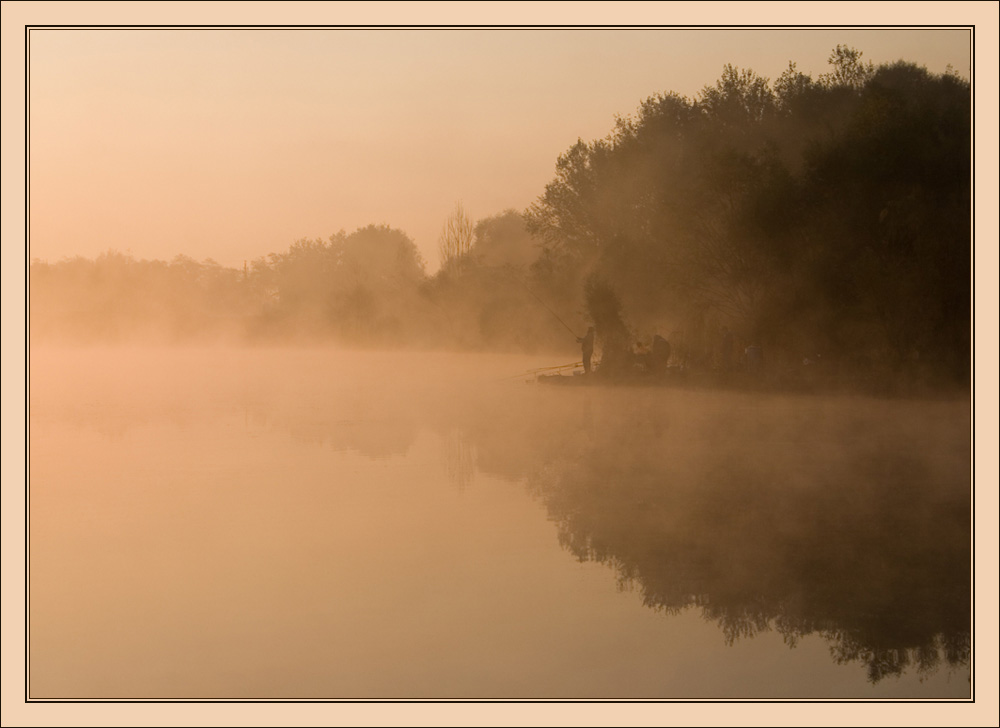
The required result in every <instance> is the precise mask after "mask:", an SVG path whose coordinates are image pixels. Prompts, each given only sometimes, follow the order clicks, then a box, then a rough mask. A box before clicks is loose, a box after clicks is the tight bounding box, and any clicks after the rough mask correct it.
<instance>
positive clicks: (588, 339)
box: [576, 326, 594, 374]
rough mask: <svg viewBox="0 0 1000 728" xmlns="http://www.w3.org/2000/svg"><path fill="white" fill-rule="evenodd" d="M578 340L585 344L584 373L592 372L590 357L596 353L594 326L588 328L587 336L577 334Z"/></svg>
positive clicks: (583, 347)
mask: <svg viewBox="0 0 1000 728" xmlns="http://www.w3.org/2000/svg"><path fill="white" fill-rule="evenodd" d="M576 340H577V342H579V343H580V344H582V345H583V346H582V349H583V373H584V374H590V358H591V357H592V356H593V355H594V327H593V326H591V327H590V328H589V329H587V335H586V336H582V337H581V336H577V337H576Z"/></svg>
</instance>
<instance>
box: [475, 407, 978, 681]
mask: <svg viewBox="0 0 1000 728" xmlns="http://www.w3.org/2000/svg"><path fill="white" fill-rule="evenodd" d="M563 394H565V393H563ZM699 402H700V403H701V404H704V405H705V406H704V407H703V409H702V410H701V411H695V410H691V409H689V408H688V407H687V406H686V404H685V403H679V404H680V406H677V407H676V408H674V407H671V408H669V409H668V408H667V407H666V404H667V400H664V399H663V398H662V397H660V395H659V393H657V392H653V393H652V394H651V393H650V391H649V390H646V391H644V392H643V391H638V392H637V391H616V392H614V393H613V394H612V395H608V396H605V395H604V394H597V393H591V392H587V393H585V394H584V395H583V396H582V397H581V398H573V399H571V398H569V397H566V398H565V399H564V400H563V401H555V400H553V401H552V402H550V403H549V404H550V405H551V409H550V410H549V411H548V412H547V414H545V415H544V416H541V417H538V418H537V419H536V420H534V421H531V422H516V421H514V420H513V419H509V418H516V414H517V413H516V410H515V409H513V408H509V407H505V406H504V405H502V404H499V403H498V409H497V410H494V413H495V416H494V417H493V418H491V422H489V423H482V422H472V421H471V420H470V422H469V429H468V430H467V433H468V436H469V438H470V441H471V442H472V443H474V444H475V448H476V452H477V465H478V467H479V468H480V469H481V470H485V471H490V472H496V473H499V474H503V475H505V476H507V477H518V476H520V477H524V478H526V480H527V482H528V484H529V487H530V489H531V490H532V492H533V493H534V494H535V496H536V497H537V498H538V499H539V500H540V501H542V502H543V503H544V505H545V507H546V509H547V511H548V514H549V517H550V519H551V520H552V521H553V522H554V523H555V525H556V528H557V532H558V538H559V542H560V543H561V545H562V546H563V547H564V548H565V549H566V550H567V551H568V552H569V553H571V554H572V555H573V556H574V557H575V558H577V559H578V560H580V561H583V562H597V563H601V564H605V565H607V566H608V567H609V568H611V569H613V570H614V573H615V574H616V578H617V580H618V584H619V587H620V588H621V589H623V590H628V591H635V592H636V593H637V594H638V595H639V597H640V598H641V599H642V601H643V603H644V604H646V605H647V606H648V607H650V608H652V609H655V610H657V611H662V612H664V613H678V612H680V611H681V610H686V609H691V608H694V609H698V610H699V611H700V612H701V614H702V615H703V617H704V618H705V619H707V620H710V621H713V622H715V623H716V624H718V626H719V628H720V630H721V632H722V634H723V637H724V639H725V640H726V642H727V643H730V644H732V643H734V642H736V641H738V640H745V639H750V638H753V637H754V636H755V635H758V634H760V633H762V632H768V631H775V632H778V633H780V634H781V635H782V637H783V638H784V640H785V642H786V643H787V644H788V645H789V646H790V647H794V646H795V645H796V643H797V642H798V640H799V639H800V638H801V637H803V636H805V635H811V634H816V635H820V636H822V637H823V638H824V639H825V640H826V641H828V642H829V643H830V651H831V656H832V658H833V659H834V660H835V661H836V662H838V663H848V662H857V663H861V664H863V665H864V666H865V669H866V670H867V671H868V677H869V679H870V680H871V681H872V682H878V681H879V680H882V679H883V678H885V677H888V676H892V675H898V674H901V673H902V672H904V671H908V670H916V671H918V672H929V671H933V670H935V669H938V668H939V667H942V666H948V667H957V666H963V665H968V662H969V656H970V643H969V625H970V609H971V602H970V593H971V582H970V557H969V543H970V492H969V485H968V482H969V481H968V478H969V472H970V471H969V460H968V452H969V451H968V447H969V439H968V434H967V427H966V426H965V425H966V424H967V421H968V420H967V419H966V420H965V423H963V421H962V417H963V414H964V415H965V416H967V415H968V410H967V409H966V408H963V407H961V406H959V407H957V408H956V407H955V406H954V405H948V404H946V403H938V404H935V403H921V404H920V405H915V404H914V405H901V407H902V409H904V410H905V409H907V408H908V407H912V409H913V412H912V417H913V419H912V421H909V422H902V420H901V418H907V417H908V416H911V413H908V412H900V411H896V410H894V409H893V408H892V407H884V406H883V405H881V404H879V403H854V402H849V403H846V404H835V405H831V404H830V403H828V402H827V403H823V402H820V401H818V400H815V401H814V400H810V399H809V398H806V399H803V400H789V401H784V400H781V399H776V398H772V399H756V398H754V397H751V396H750V395H746V396H742V395H735V396H733V397H732V398H731V399H728V400H726V399H722V398H719V399H714V400H713V399H712V398H711V397H709V396H707V395H706V396H704V398H702V399H700V400H699ZM693 403H694V402H693V400H692V404H693ZM675 404H678V403H676V402H675ZM929 417H934V418H937V422H930V421H928V419H927V418H929Z"/></svg>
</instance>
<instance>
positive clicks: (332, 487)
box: [29, 349, 971, 699]
mask: <svg viewBox="0 0 1000 728" xmlns="http://www.w3.org/2000/svg"><path fill="white" fill-rule="evenodd" d="M552 363H560V362H553V361H552V360H551V359H537V358H535V359H531V358H527V357H487V356H475V355H462V356H459V355H444V354H401V353H398V354H374V353H345V352H338V351H332V350H322V349H316V350H237V349H232V350H223V349H215V350H209V349H205V350H170V349H145V350H124V349H118V350H98V349H80V350H65V349H63V350H56V349H36V350H33V351H32V355H31V386H30V393H31V416H30V457H29V464H30V609H29V611H30V625H29V634H30V648H29V654H30V697H32V698H36V699H38V698H105V699H115V698H314V699H337V698H402V699H405V698H680V699H684V698H863V699H868V698H876V699H884V698H968V697H969V696H970V692H971V685H970V668H969V662H970V660H969V650H970V647H969V645H970V641H969V630H970V620H969V613H970V589H971V584H970V577H969V567H970V548H969V543H970V487H969V484H970V456H969V449H970V435H969V414H970V411H969V404H968V402H967V401H935V402H927V401H925V402H906V401H882V400H873V399H865V398H853V397H851V398H847V397H844V398H825V397H791V396H781V395H773V394H772V395H763V394H749V393H743V394H741V393H718V392H715V393H713V392H706V391H693V390H684V389H666V388H660V389H655V388H596V387H595V388H576V387H571V388H565V387H545V386H541V385H531V386H526V385H525V383H524V382H523V381H522V380H520V379H518V378H517V377H514V378H508V377H510V376H511V375H516V374H517V373H518V372H522V371H524V370H526V369H528V368H530V367H534V366H543V365H546V364H552Z"/></svg>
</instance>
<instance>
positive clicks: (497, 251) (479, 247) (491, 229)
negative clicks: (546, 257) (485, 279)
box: [471, 210, 538, 267]
mask: <svg viewBox="0 0 1000 728" xmlns="http://www.w3.org/2000/svg"><path fill="white" fill-rule="evenodd" d="M471 253H472V257H473V258H474V259H475V261H476V262H477V264H479V265H486V266H504V265H511V266H515V267H525V266H528V265H530V264H531V263H533V262H534V261H535V260H536V259H537V258H538V244H537V242H536V241H535V239H534V237H532V235H531V233H529V232H528V230H527V228H526V227H525V224H524V217H523V216H522V215H521V213H519V212H518V211H517V210H505V211H503V212H501V213H499V214H497V215H492V216H490V217H486V218H483V219H482V220H479V221H478V222H477V223H476V226H475V229H474V230H473V242H472V249H471Z"/></svg>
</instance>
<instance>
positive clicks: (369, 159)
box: [29, 29, 971, 270]
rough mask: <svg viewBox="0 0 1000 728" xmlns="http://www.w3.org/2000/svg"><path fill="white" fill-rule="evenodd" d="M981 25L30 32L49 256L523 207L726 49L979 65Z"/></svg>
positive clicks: (432, 234) (687, 88)
mask: <svg viewBox="0 0 1000 728" xmlns="http://www.w3.org/2000/svg"><path fill="white" fill-rule="evenodd" d="M970 41H971V34H970V32H969V31H967V30H883V29H871V30H861V29H850V30H843V29H840V30H837V29H831V30H827V29H799V30H756V29H754V30H750V29H747V30H722V29H709V30H658V29H635V30H572V29H568V30H501V29H482V30H459V29H451V30H394V29H380V30H349V29H340V30H320V29H305V30H264V29H257V30H251V29H247V30H209V29H205V30H193V29H182V30H138V29H121V30H88V29H34V30H32V31H31V34H30V69H29V72H30V101H29V105H30V194H31V217H30V224H31V228H30V235H31V237H30V245H31V251H30V252H31V256H32V257H38V258H42V259H45V260H50V261H53V260H58V259H60V258H62V257H64V256H73V255H83V256H86V257H94V256H96V255H98V254H99V253H101V252H103V251H105V250H108V249H116V250H120V251H130V252H131V253H132V254H133V255H135V256H136V257H140V258H159V259H170V258H172V257H174V256H175V255H177V254H178V253H183V254H185V255H190V256H192V257H194V258H197V259H199V260H201V259H204V258H209V257H210V258H214V259H215V260H217V261H219V262H220V263H223V264H226V265H234V266H239V265H242V262H243V261H244V260H248V259H253V258H256V257H259V256H261V255H265V254H267V253H270V252H277V251H282V250H285V249H286V248H287V247H288V245H289V244H291V243H292V242H293V241H295V240H296V239H298V238H302V237H310V238H315V237H323V238H326V237H328V236H329V235H330V234H332V233H335V232H337V231H338V230H341V229H344V230H347V231H348V232H350V231H352V230H354V229H356V228H357V227H360V226H363V225H367V224H368V223H386V224H389V225H391V226H393V227H398V228H401V229H403V230H405V231H406V232H407V233H408V234H409V235H410V236H411V237H412V238H413V239H414V240H415V241H416V243H417V245H418V246H419V248H420V249H421V252H422V253H423V255H424V258H425V259H426V260H427V263H428V269H429V270H434V269H436V267H437V237H438V234H439V232H440V229H441V226H442V224H443V222H444V220H445V218H446V217H447V216H448V214H449V213H450V212H451V210H452V209H453V208H454V205H455V203H456V202H458V201H461V202H463V204H464V205H465V208H466V210H467V212H468V213H469V214H470V216H472V217H473V218H474V219H478V218H482V217H486V216H488V215H491V214H494V213H497V212H500V211H502V210H504V209H505V208H516V209H519V210H523V209H524V208H525V207H527V206H528V205H529V204H530V203H531V202H532V201H533V200H535V199H536V198H537V197H538V195H539V194H541V192H542V191H543V189H544V186H545V184H546V183H547V182H548V181H550V180H551V179H552V177H553V172H554V165H555V161H556V157H557V156H558V155H559V154H560V153H561V152H563V151H565V150H566V149H567V148H568V147H569V146H570V145H572V144H573V143H574V142H575V141H576V140H577V139H578V138H583V139H585V140H591V139H594V138H598V137H602V136H605V135H606V134H607V133H608V132H609V131H611V129H612V126H613V124H614V119H615V115H616V114H621V115H627V114H631V113H632V112H634V111H635V109H636V108H637V106H638V104H639V102H640V101H641V100H643V99H644V98H646V97H648V96H650V95H652V94H654V93H657V92H661V91H677V92H679V93H681V94H683V95H686V96H689V97H694V96H696V95H697V94H698V92H699V91H700V90H701V89H702V88H703V87H704V86H705V85H708V84H713V83H714V82H715V81H716V79H718V77H719V75H720V73H721V71H722V68H723V66H724V64H726V63H732V64H734V65H737V66H740V67H749V68H752V69H754V70H755V71H757V72H758V73H760V74H761V75H764V76H767V77H768V78H771V79H772V80H773V79H774V78H776V77H777V76H778V75H779V74H780V73H781V72H782V71H783V70H784V69H785V68H786V67H787V65H788V62H789V61H794V62H796V64H797V66H798V69H799V70H801V71H804V72H807V73H810V74H812V75H813V76H814V77H815V76H818V75H819V74H821V73H824V72H826V71H827V70H829V66H828V65H827V62H826V60H827V57H828V56H829V54H830V51H831V49H832V48H833V47H834V46H836V45H837V44H838V43H839V44H845V45H851V46H854V47H856V48H858V49H859V50H861V51H863V53H864V59H865V60H871V61H873V62H874V63H876V64H879V63H882V62H886V61H893V60H897V59H905V60H908V61H913V62H916V63H919V64H921V65H925V66H927V68H928V69H929V70H930V71H932V72H935V73H940V72H943V71H944V70H945V69H946V67H947V66H948V65H949V64H950V65H952V66H953V67H954V68H955V69H956V70H957V71H958V72H959V73H961V74H962V75H964V76H966V77H969V76H970V73H971V71H970V63H969V58H970Z"/></svg>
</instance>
